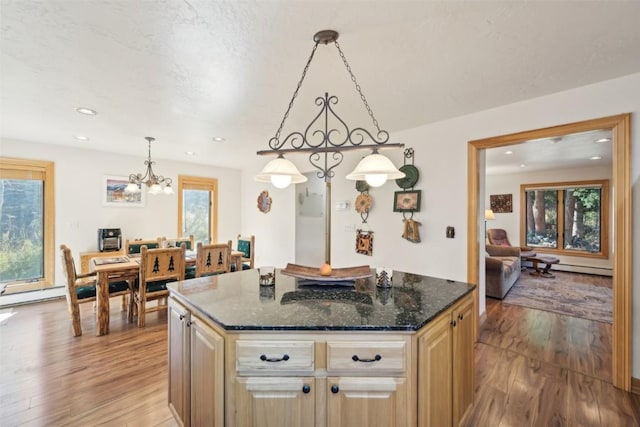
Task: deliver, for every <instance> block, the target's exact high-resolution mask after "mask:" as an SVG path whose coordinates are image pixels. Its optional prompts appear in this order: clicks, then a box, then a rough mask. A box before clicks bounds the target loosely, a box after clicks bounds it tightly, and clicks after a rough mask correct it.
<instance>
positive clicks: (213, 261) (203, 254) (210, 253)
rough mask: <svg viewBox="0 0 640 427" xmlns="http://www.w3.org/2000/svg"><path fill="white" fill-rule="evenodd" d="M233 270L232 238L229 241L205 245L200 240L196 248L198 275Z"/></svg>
mask: <svg viewBox="0 0 640 427" xmlns="http://www.w3.org/2000/svg"><path fill="white" fill-rule="evenodd" d="M230 271H231V240H229V241H228V242H227V243H215V244H213V245H203V244H202V242H198V246H197V249H196V277H202V276H210V275H213V274H222V273H228V272H230Z"/></svg>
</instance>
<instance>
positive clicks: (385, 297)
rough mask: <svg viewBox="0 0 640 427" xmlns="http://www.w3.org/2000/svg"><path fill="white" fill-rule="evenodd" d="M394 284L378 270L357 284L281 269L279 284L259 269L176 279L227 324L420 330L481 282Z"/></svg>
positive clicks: (403, 278) (180, 291)
mask: <svg viewBox="0 0 640 427" xmlns="http://www.w3.org/2000/svg"><path fill="white" fill-rule="evenodd" d="M392 282H393V286H392V287H391V288H378V287H376V285H375V276H374V277H371V278H368V279H357V280H356V282H355V284H354V285H352V286H329V285H321V286H314V285H311V286H308V285H304V284H302V283H304V281H302V280H299V279H296V278H294V277H291V276H287V275H284V274H281V273H280V272H279V271H278V272H277V273H276V284H275V285H274V286H271V287H268V286H267V287H265V286H260V285H259V284H258V270H255V269H254V270H244V271H241V272H236V273H227V274H222V275H218V276H210V277H202V278H198V279H190V280H184V281H181V282H174V283H170V284H169V285H168V288H169V289H170V290H171V294H172V295H173V296H174V297H176V298H177V299H178V300H182V301H184V302H186V303H187V304H189V305H191V306H193V307H195V308H196V309H198V310H199V311H200V312H202V314H204V315H206V316H208V317H209V318H210V319H211V320H212V321H214V322H215V323H217V324H218V325H220V326H221V327H222V328H224V329H226V330H235V331H238V330H301V331H310V330H314V331H344V330H363V331H385V330H394V331H415V330H418V329H420V328H421V327H422V326H424V325H425V324H426V323H428V322H429V321H430V320H432V319H433V318H434V317H436V316H437V315H438V314H440V313H441V312H443V311H444V310H446V309H447V308H448V307H450V306H451V305H452V304H454V303H455V302H456V301H458V300H459V299H460V298H462V297H463V296H465V295H466V294H468V293H469V292H471V291H472V290H473V289H474V288H475V286H474V285H470V284H468V283H463V282H455V281H449V280H445V279H438V278H434V277H428V276H421V275H417V274H410V273H403V272H400V271H394V272H393V281H392Z"/></svg>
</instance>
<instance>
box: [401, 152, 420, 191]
mask: <svg viewBox="0 0 640 427" xmlns="http://www.w3.org/2000/svg"><path fill="white" fill-rule="evenodd" d="M414 154H415V152H414V151H413V148H407V149H406V150H404V165H402V166H401V167H400V168H399V171H400V172H403V173H404V175H405V176H404V178H398V179H396V184H397V185H398V187H400V188H402V189H404V190H407V189H409V188H413V186H414V185H416V183H417V182H418V179H419V178H420V172H418V169H417V168H416V167H415V166H414V165H413V156H414ZM409 159H411V164H407V160H409Z"/></svg>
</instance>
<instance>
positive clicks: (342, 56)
mask: <svg viewBox="0 0 640 427" xmlns="http://www.w3.org/2000/svg"><path fill="white" fill-rule="evenodd" d="M333 43H334V44H335V45H336V47H337V48H338V52H339V53H340V58H342V62H344V66H345V67H346V68H347V71H348V72H349V75H350V76H351V81H352V82H353V84H354V85H355V86H356V90H357V91H358V93H359V94H360V99H362V103H363V104H364V106H365V107H366V108H367V112H368V113H369V116H370V117H371V120H372V121H373V125H374V126H375V127H376V129H377V130H378V132H380V126H378V121H377V120H376V118H375V116H374V115H373V110H371V107H369V103H368V102H367V98H365V96H364V93H362V89H361V88H360V85H359V84H358V81H357V80H356V76H355V74H353V71H351V66H350V65H349V62H347V58H346V56H344V53H343V52H342V49H340V43H338V40H335V41H334V42H333ZM316 46H317V45H316Z"/></svg>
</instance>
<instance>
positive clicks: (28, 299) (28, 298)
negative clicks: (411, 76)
mask: <svg viewBox="0 0 640 427" xmlns="http://www.w3.org/2000/svg"><path fill="white" fill-rule="evenodd" d="M64 293H65V289H64V286H56V287H53V288H47V289H41V290H37V291H28V292H19V293H17V294H9V295H1V296H0V308H6V307H12V306H15V305H22V304H31V303H36V302H42V301H48V300H54V299H60V298H64V297H65V295H64Z"/></svg>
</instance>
